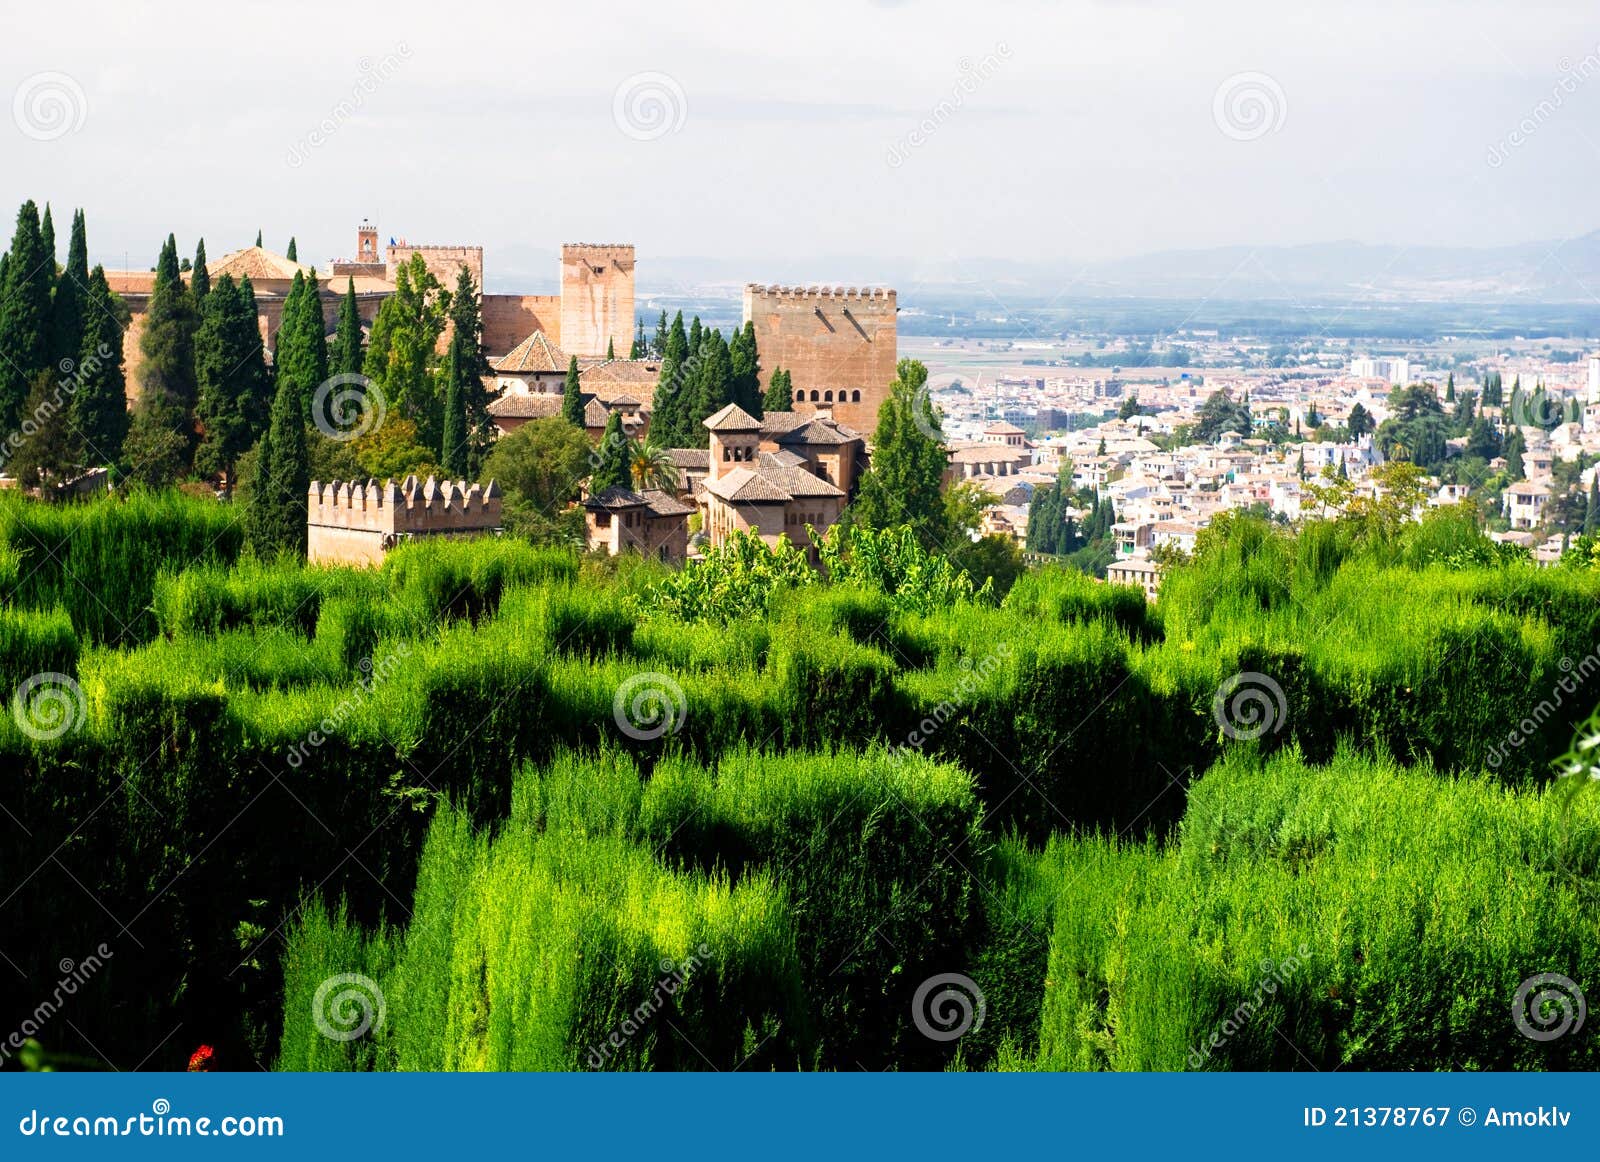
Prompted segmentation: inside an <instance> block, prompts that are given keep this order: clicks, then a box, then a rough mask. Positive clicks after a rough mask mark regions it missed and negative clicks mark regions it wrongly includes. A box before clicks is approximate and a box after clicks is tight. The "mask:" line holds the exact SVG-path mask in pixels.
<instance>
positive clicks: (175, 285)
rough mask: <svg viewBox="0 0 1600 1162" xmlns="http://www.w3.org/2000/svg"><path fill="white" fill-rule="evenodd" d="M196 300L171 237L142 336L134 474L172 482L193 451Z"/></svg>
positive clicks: (131, 442)
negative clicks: (183, 274) (186, 284)
mask: <svg viewBox="0 0 1600 1162" xmlns="http://www.w3.org/2000/svg"><path fill="white" fill-rule="evenodd" d="M196 325H197V319H196V315H195V310H194V299H193V297H192V296H191V295H190V294H189V288H188V287H186V286H185V285H184V284H183V277H182V275H180V274H179V272H178V243H177V240H176V239H175V238H173V236H172V235H170V234H169V235H167V241H166V244H165V245H164V246H163V247H162V248H161V257H160V259H159V260H158V261H157V263H156V278H155V285H154V287H153V288H152V289H151V292H150V303H149V306H148V307H147V308H146V309H145V324H144V332H143V334H142V335H140V337H139V351H140V354H141V356H142V361H141V363H140V365H139V386H140V391H139V405H138V408H137V410H136V411H135V412H134V416H133V422H132V424H131V426H130V428H129V431H128V438H127V441H126V445H127V450H128V455H129V459H130V460H131V461H135V462H134V463H132V464H131V465H130V467H131V470H132V471H133V473H134V475H135V476H136V477H137V478H138V479H141V480H143V481H144V482H145V483H147V484H152V485H158V484H164V483H171V482H172V481H173V480H176V479H177V478H178V477H180V476H182V475H183V474H184V473H185V472H187V471H188V469H189V464H190V460H191V458H192V456H193V454H194V417H193V413H194V405H195V396H196V390H195V379H194V333H195V327H196Z"/></svg>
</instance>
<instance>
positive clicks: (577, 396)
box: [561, 355, 584, 428]
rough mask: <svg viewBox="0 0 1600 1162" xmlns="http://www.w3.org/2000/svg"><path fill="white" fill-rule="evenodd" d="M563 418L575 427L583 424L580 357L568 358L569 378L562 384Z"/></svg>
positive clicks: (580, 426)
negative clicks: (579, 372) (579, 373)
mask: <svg viewBox="0 0 1600 1162" xmlns="http://www.w3.org/2000/svg"><path fill="white" fill-rule="evenodd" d="M561 418H562V419H564V420H566V421H567V423H569V424H572V425H574V426H575V427H578V428H582V427H583V426H584V425H583V392H582V391H581V390H580V388H579V384H578V357H577V356H576V355H574V356H572V357H571V358H570V359H568V360H567V378H566V380H565V381H564V382H563V383H562V385H561Z"/></svg>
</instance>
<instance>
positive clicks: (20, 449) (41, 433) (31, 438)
mask: <svg viewBox="0 0 1600 1162" xmlns="http://www.w3.org/2000/svg"><path fill="white" fill-rule="evenodd" d="M62 403H63V401H62V398H61V387H60V385H59V384H58V383H57V381H56V378H55V376H54V375H52V374H50V372H48V371H41V372H40V373H39V374H38V375H36V376H34V380H33V386H32V387H31V388H30V389H29V391H28V398H27V400H26V401H25V402H24V405H23V414H24V416H25V417H26V418H25V419H24V421H23V428H22V441H21V442H20V443H19V444H18V445H17V448H16V451H15V452H13V453H12V456H11V461H10V463H8V464H7V465H6V467H7V468H8V469H9V470H10V472H11V474H12V475H13V476H15V477H16V479H17V481H18V483H19V484H21V485H22V487H24V488H38V489H39V494H40V496H42V497H43V498H44V499H46V500H52V499H54V498H55V495H56V489H57V487H58V486H59V485H61V484H64V483H66V482H67V481H68V480H71V479H72V478H73V476H75V475H76V474H77V469H78V465H79V464H80V463H81V462H82V460H81V455H82V452H81V447H80V445H79V443H78V439H77V432H76V430H75V429H74V428H73V426H72V421H71V417H70V416H69V415H68V409H67V407H63V406H62Z"/></svg>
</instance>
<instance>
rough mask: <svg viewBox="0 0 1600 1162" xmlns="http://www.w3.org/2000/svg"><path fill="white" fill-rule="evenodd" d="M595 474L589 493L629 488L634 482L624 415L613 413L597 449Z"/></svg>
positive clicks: (590, 483)
mask: <svg viewBox="0 0 1600 1162" xmlns="http://www.w3.org/2000/svg"><path fill="white" fill-rule="evenodd" d="M595 455H596V463H595V470H594V473H593V474H592V475H591V476H590V477H589V493H590V495H591V496H596V495H599V494H600V493H602V492H604V491H605V490H606V489H608V488H627V487H629V485H630V483H631V481H632V479H633V478H632V474H631V472H630V470H629V464H628V437H627V434H626V433H624V432H623V430H622V414H621V413H620V412H612V413H611V417H610V418H609V419H607V420H606V430H605V432H604V433H603V434H602V435H601V437H600V446H599V447H598V448H597V449H595Z"/></svg>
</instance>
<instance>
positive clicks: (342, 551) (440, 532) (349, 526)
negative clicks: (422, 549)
mask: <svg viewBox="0 0 1600 1162" xmlns="http://www.w3.org/2000/svg"><path fill="white" fill-rule="evenodd" d="M500 518H501V497H500V489H499V488H498V487H497V486H496V485H495V483H494V482H493V481H490V482H489V484H488V486H487V487H485V486H483V485H479V484H468V483H467V482H466V481H464V480H455V481H452V480H446V481H443V482H440V481H437V480H435V479H434V478H433V477H432V476H430V477H428V479H427V480H426V481H424V482H420V483H419V482H418V480H417V478H416V477H415V476H408V477H406V478H405V480H403V481H401V482H400V483H399V484H396V483H395V482H394V481H392V480H386V481H384V482H383V483H382V484H379V483H378V482H377V481H376V480H369V481H367V482H366V483H365V484H363V483H361V482H360V481H358V480H350V481H335V482H333V483H332V484H323V483H321V482H320V481H313V482H312V484H311V487H310V489H309V490H308V491H307V495H306V534H307V535H306V558H307V560H310V561H313V562H317V561H320V562H327V563H342V564H356V565H359V564H377V563H378V562H380V561H382V560H383V556H384V554H385V553H386V552H388V551H389V550H390V549H392V548H394V546H395V545H396V544H398V543H400V542H401V541H404V540H408V539H411V538H415V537H434V536H447V537H465V536H473V535H476V534H481V533H487V532H491V531H493V530H495V529H498V528H499V527H500V523H501V520H500Z"/></svg>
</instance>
